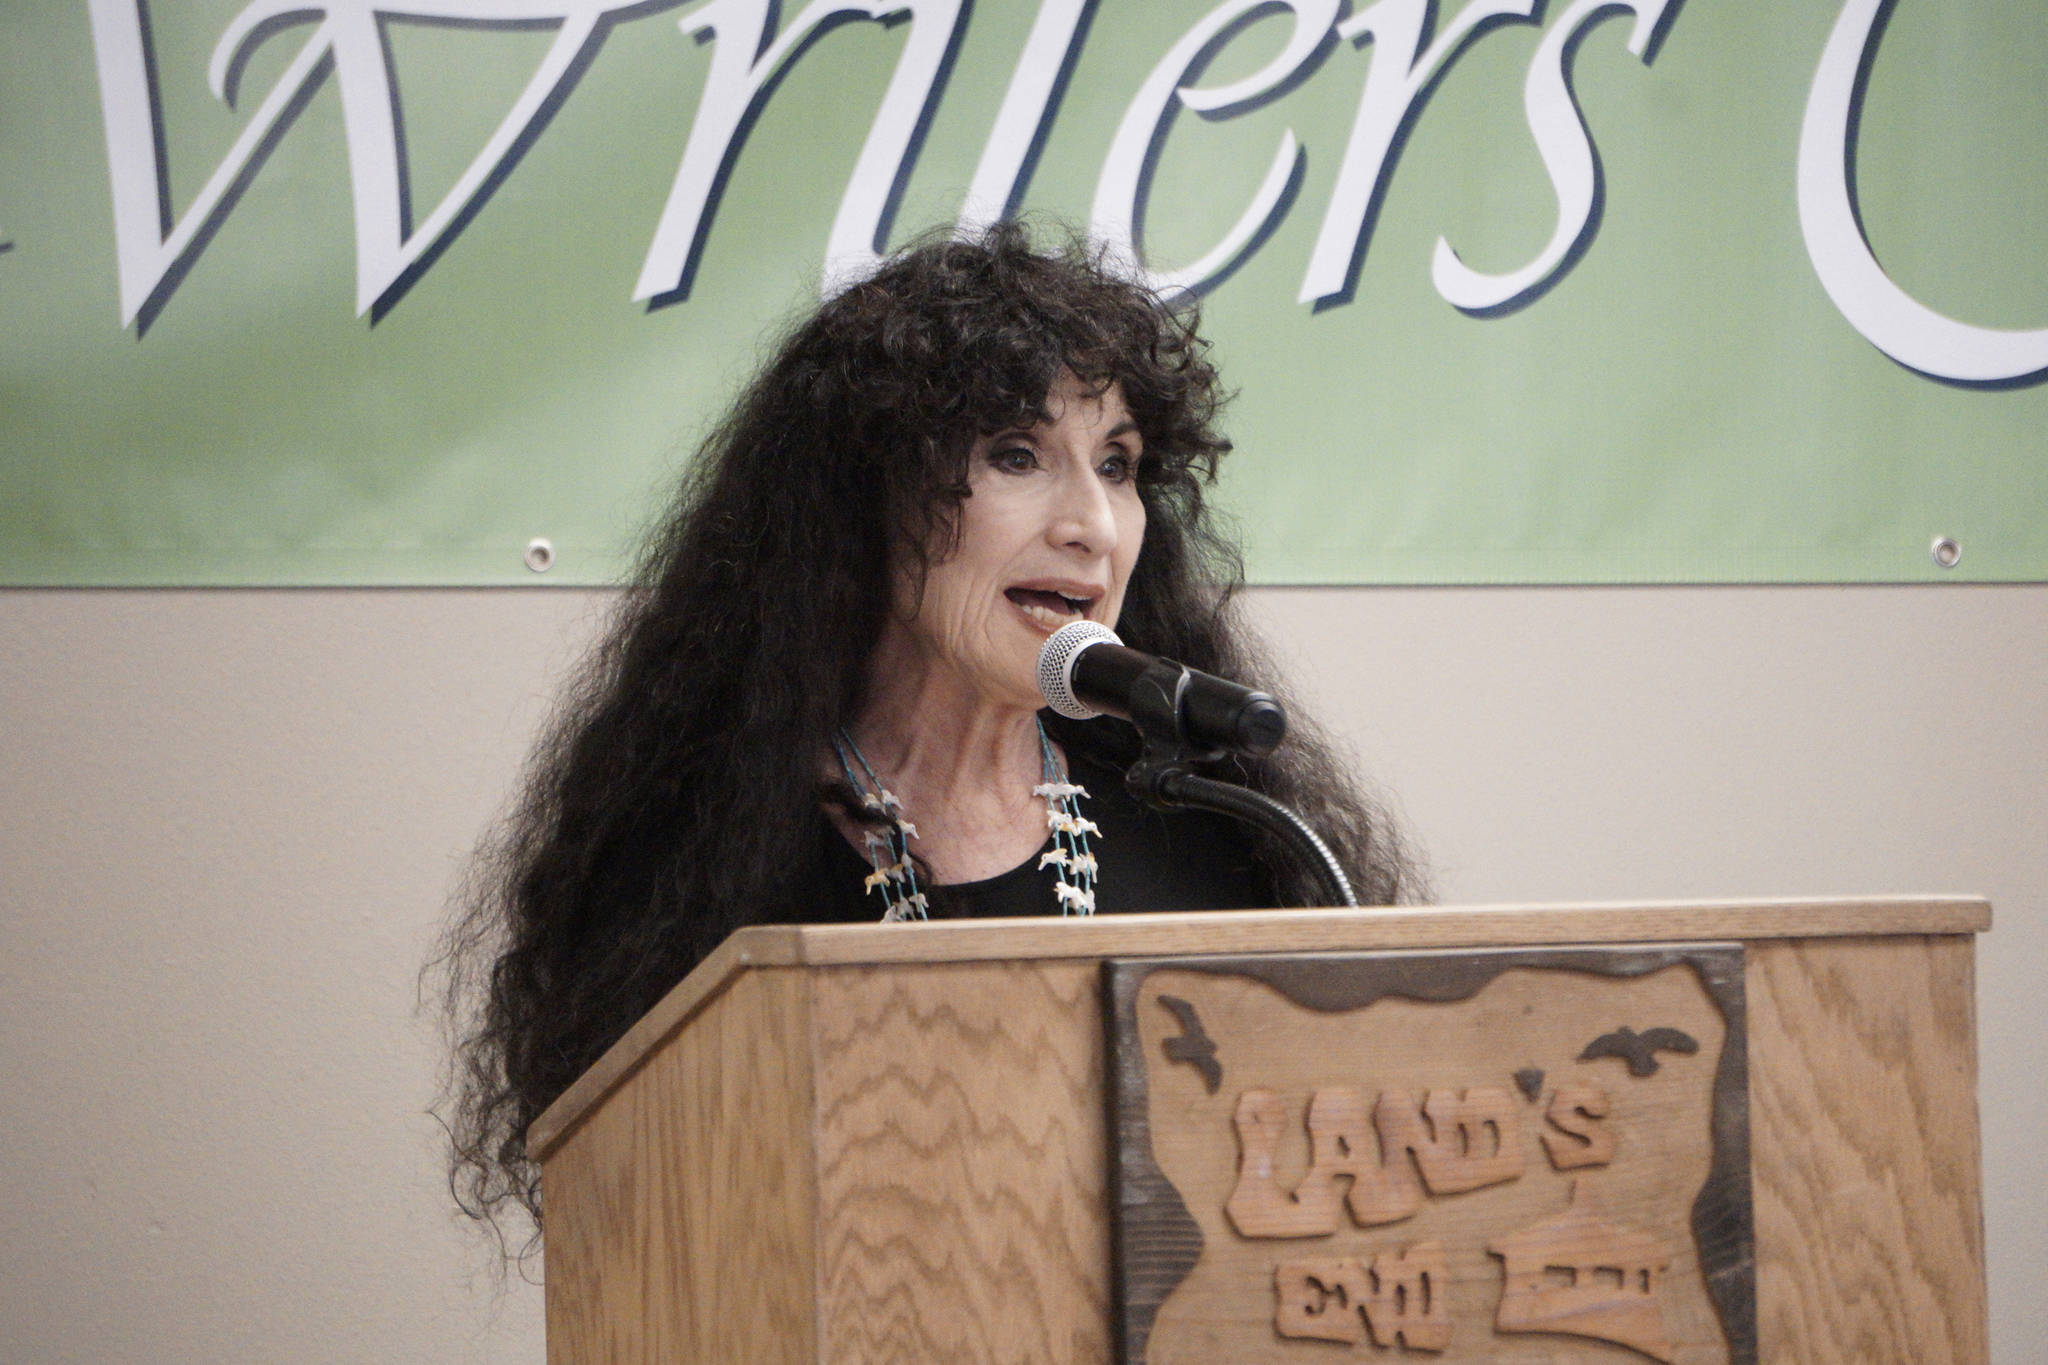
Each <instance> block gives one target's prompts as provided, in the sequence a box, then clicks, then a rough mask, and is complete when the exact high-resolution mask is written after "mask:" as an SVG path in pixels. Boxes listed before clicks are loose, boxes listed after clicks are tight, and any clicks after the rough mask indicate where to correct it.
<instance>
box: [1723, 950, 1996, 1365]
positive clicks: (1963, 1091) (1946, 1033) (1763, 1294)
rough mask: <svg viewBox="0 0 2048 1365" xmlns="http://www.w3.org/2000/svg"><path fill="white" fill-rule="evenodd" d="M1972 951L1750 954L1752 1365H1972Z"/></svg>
mask: <svg viewBox="0 0 2048 1365" xmlns="http://www.w3.org/2000/svg"><path fill="white" fill-rule="evenodd" d="M1972 946H1973V945H1972V940H1970V939H1969V938H1966V937H1941V938H1889V939H1850V940H1837V941H1827V942H1813V941H1809V942H1790V943H1770V944H1757V945H1753V946H1752V947H1751V949H1750V968H1749V1000H1750V1048H1751V1052H1750V1056H1751V1063H1752V1065H1751V1080H1750V1123H1751V1137H1752V1141H1753V1151H1754V1163H1755V1189H1754V1193H1755V1208H1756V1220H1757V1249H1758V1264H1757V1293H1758V1312H1759V1317H1760V1321H1759V1324H1758V1327H1759V1333H1760V1338H1761V1345H1762V1348H1763V1358H1764V1359H1765V1360H1767V1361H1798V1362H1801V1365H1837V1363H1839V1365H1875V1363H1876V1362H1886V1363H1887V1365H1946V1363H1947V1362H1955V1365H1984V1362H1985V1361H1987V1360H1988V1359H1989V1344H1988V1341H1987V1327H1986V1317H1985V1299H1984V1231H1983V1210H1982V1204H1981V1193H1980V1189H1981V1185H1980V1182H1981V1178H1982V1177H1981V1174H1980V1171H1979V1159H1978V1133H1977V1095H1976V1085H1977V1074H1976V1043H1975V1040H1976V1017H1975V1016H1976V1008H1975V999H1976V997H1975V990H1974V985H1973V972H1972V965H1971V964H1972V956H1971V954H1972Z"/></svg>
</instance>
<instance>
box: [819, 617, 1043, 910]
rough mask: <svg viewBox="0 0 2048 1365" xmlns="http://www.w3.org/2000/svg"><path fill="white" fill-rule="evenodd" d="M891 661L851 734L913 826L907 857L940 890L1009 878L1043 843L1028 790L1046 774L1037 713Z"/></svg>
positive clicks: (881, 656) (940, 673)
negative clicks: (925, 868)
mask: <svg viewBox="0 0 2048 1365" xmlns="http://www.w3.org/2000/svg"><path fill="white" fill-rule="evenodd" d="M888 654H889V651H878V652H877V658H876V664H877V668H876V674H877V676H875V677H873V678H871V680H870V686H869V689H868V696H869V698H870V700H869V701H868V703H867V705H866V706H864V707H863V708H862V710H861V713H860V715H859V716H858V717H856V719H855V720H854V722H853V724H852V725H850V726H849V727H847V728H848V732H849V733H850V734H851V735H852V737H853V740H854V743H855V744H857V745H858V746H859V748H860V752H861V755H862V756H863V757H864V758H866V760H867V761H868V764H869V766H871V767H872V768H873V769H874V771H875V776H876V778H877V779H878V780H879V781H880V782H881V784H882V785H883V786H884V787H886V788H888V789H889V791H891V792H892V793H894V794H895V796H896V798H897V800H899V801H900V802H901V803H902V805H903V810H904V814H905V817H906V818H907V819H909V820H910V822H911V823H912V824H914V825H916V826H917V830H918V837H917V839H916V840H915V841H913V843H912V845H911V847H912V849H913V851H914V852H916V853H917V854H918V855H919V856H920V857H922V858H923V859H924V860H925V862H926V863H927V864H928V865H930V867H931V870H932V874H933V875H934V876H935V877H936V878H937V879H938V881H939V882H940V883H941V884H945V883H948V882H964V881H979V880H981V879H983V878H986V877H992V876H995V875H997V874H998V873H1002V872H1007V871H1009V870H1010V869H1011V868H1013V867H1015V866H1017V865H1018V864H1019V863H1021V862H1023V861H1025V860H1026V859H1028V858H1029V857H1030V856H1031V854H1032V853H1033V852H1034V851H1035V850H1036V849H1037V848H1038V847H1039V846H1040V845H1041V844H1043V843H1044V841H1045V806H1044V802H1043V801H1041V800H1040V799H1039V798H1038V797H1036V796H1034V795H1033V794H1032V791H1031V789H1032V788H1033V787H1034V786H1036V785H1037V784H1038V783H1039V782H1040V781H1041V780H1042V773H1043V755H1042V751H1041V749H1040V741H1039V729H1038V717H1037V712H1036V710H1035V709H1033V708H1030V707H1026V706H1020V705H1016V704H1014V703H1005V702H1002V701H996V700H992V699H990V698H988V697H987V696H986V695H984V694H983V693H981V692H979V691H978V690H976V689H975V688H973V687H972V686H971V685H969V684H968V683H967V682H966V681H965V680H963V679H960V678H957V677H955V676H952V675H950V674H948V673H947V672H946V671H944V670H943V669H940V668H937V667H921V666H919V662H920V661H913V660H909V659H902V658H897V659H891V658H889V657H888ZM885 680H886V681H885ZM841 827H842V829H846V828H847V826H846V824H845V823H844V822H841ZM848 832H851V831H850V830H849V831H848ZM855 842H856V844H858V840H856V841H855Z"/></svg>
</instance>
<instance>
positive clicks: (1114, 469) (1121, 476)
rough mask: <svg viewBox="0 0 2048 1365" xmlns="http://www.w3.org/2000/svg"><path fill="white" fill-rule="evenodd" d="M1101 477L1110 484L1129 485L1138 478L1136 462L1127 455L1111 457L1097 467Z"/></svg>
mask: <svg viewBox="0 0 2048 1365" xmlns="http://www.w3.org/2000/svg"><path fill="white" fill-rule="evenodd" d="M1099 468H1100V470H1101V472H1102V477H1103V478H1105V479H1108V480H1109V481H1110V482H1111V483H1129V482H1130V481H1131V480H1132V479H1135V478H1137V477H1138V462H1137V460H1136V459H1135V458H1133V457H1132V456H1129V455H1123V454H1117V455H1112V456H1110V457H1109V458H1108V459H1106V460H1104V461H1103V462H1102V464H1101V465H1100V466H1099Z"/></svg>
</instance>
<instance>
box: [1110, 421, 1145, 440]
mask: <svg viewBox="0 0 2048 1365" xmlns="http://www.w3.org/2000/svg"><path fill="white" fill-rule="evenodd" d="M1126 435H1133V436H1136V437H1137V438H1138V439H1139V440H1141V441H1142V440H1144V439H1145V433H1144V432H1142V431H1139V430H1138V424H1137V423H1136V422H1118V423H1117V424H1116V425H1115V426H1114V427H1111V428H1110V429H1109V431H1108V432H1107V433H1106V434H1105V435H1104V436H1103V438H1102V439H1103V440H1105V441H1114V440H1115V439H1116V438H1117V437H1119V436H1126Z"/></svg>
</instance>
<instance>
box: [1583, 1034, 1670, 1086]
mask: <svg viewBox="0 0 2048 1365" xmlns="http://www.w3.org/2000/svg"><path fill="white" fill-rule="evenodd" d="M1699 1050H1700V1045H1699V1043H1698V1041H1697V1040H1695V1039H1694V1038H1693V1036H1692V1035H1691V1034H1689V1033H1682V1032H1680V1031H1679V1030H1677V1029H1675V1028H1653V1029H1646V1030H1644V1031H1643V1032H1642V1033H1637V1032H1636V1031H1635V1030H1634V1029H1631V1028H1627V1027H1622V1028H1618V1029H1616V1030H1615V1031H1614V1032H1612V1033H1603V1034H1601V1035H1600V1036H1599V1037H1598V1038H1595V1039H1594V1040H1593V1041H1592V1042H1590V1043H1588V1044H1586V1050H1585V1051H1584V1052H1581V1053H1580V1054H1579V1060H1580V1061H1582V1062H1590V1061H1592V1060H1594V1059H1595V1058H1598V1057H1619V1058H1621V1059H1622V1060H1623V1061H1624V1062H1627V1063H1628V1074H1629V1075H1631V1076H1654V1075H1655V1074H1656V1073H1657V1054H1658V1053H1659V1052H1680V1053H1684V1054H1686V1055H1687V1056H1690V1055H1691V1054H1693V1053H1695V1052H1698V1051H1699Z"/></svg>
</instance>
